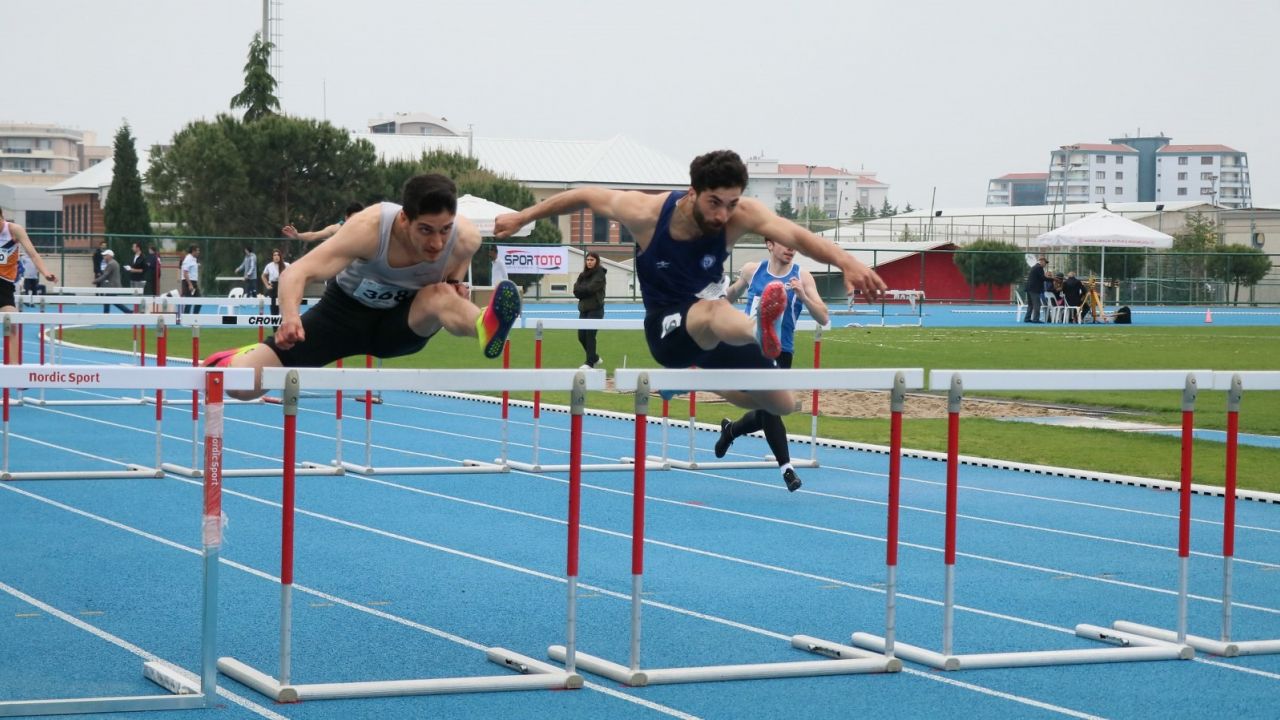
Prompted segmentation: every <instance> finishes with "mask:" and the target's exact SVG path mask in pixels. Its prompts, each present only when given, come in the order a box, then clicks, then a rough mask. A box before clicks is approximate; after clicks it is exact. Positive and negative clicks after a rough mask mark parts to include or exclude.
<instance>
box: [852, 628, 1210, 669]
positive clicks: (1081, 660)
mask: <svg viewBox="0 0 1280 720" xmlns="http://www.w3.org/2000/svg"><path fill="white" fill-rule="evenodd" d="M1076 635H1077V636H1079V637H1082V638H1087V639H1091V640H1101V641H1102V642H1107V643H1110V644H1113V645H1118V646H1119V647H1114V648H1090V649H1068V650H1024V651H1017V652H998V653H970V654H965V655H954V654H953V655H946V654H943V653H940V652H936V651H933V650H929V649H926V648H922V647H918V646H916V645H910V644H907V643H904V642H901V641H898V642H894V644H893V653H894V655H895V656H901V657H902V658H904V659H906V660H910V661H911V662H914V663H918V664H920V665H926V666H928V667H931V668H934V669H935V670H947V671H952V670H984V669H991V668H1011V667H1042V666H1050V665H1089V664H1094V663H1113V662H1148V661H1153V660H1190V659H1191V658H1192V657H1194V656H1195V650H1193V649H1192V648H1191V647H1190V646H1187V645H1177V644H1175V643H1168V642H1164V641H1161V640H1153V639H1151V638H1146V637H1141V636H1138V635H1128V634H1126V633H1117V632H1114V631H1111V630H1107V629H1105V628H1100V627H1097V626H1096V625H1077V626H1076ZM851 642H852V644H853V645H854V646H855V647H859V648H864V649H867V650H873V651H876V652H884V647H885V641H884V638H883V637H880V636H878V635H871V634H869V633H854V634H853V636H852V637H851Z"/></svg>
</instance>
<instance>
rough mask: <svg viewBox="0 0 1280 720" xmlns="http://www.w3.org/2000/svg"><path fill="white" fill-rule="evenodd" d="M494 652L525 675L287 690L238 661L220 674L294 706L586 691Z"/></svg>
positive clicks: (572, 678) (566, 677)
mask: <svg viewBox="0 0 1280 720" xmlns="http://www.w3.org/2000/svg"><path fill="white" fill-rule="evenodd" d="M487 653H488V654H489V655H490V659H492V658H493V654H494V653H502V654H505V655H506V656H507V657H509V658H510V662H509V663H502V662H500V663H499V664H502V665H504V667H511V668H512V669H517V670H518V669H519V668H518V666H522V667H523V668H525V669H524V670H521V671H520V672H521V673H522V674H520V675H516V676H511V675H484V676H477V677H460V678H424V679H414V680H364V681H356V682H337V683H311V684H300V685H299V684H290V685H281V684H280V683H279V682H278V681H277V680H276V679H275V678H273V677H271V676H270V675H267V674H266V673H264V672H262V671H261V670H258V669H257V668H254V667H252V666H250V665H247V664H245V663H243V662H240V661H239V660H236V659H235V658H232V657H223V658H218V670H219V672H221V673H222V674H224V675H226V676H227V677H229V678H231V679H233V680H235V681H237V682H239V683H241V684H243V685H245V686H246V687H249V688H252V689H253V690H255V691H256V692H258V693H261V694H262V695H265V696H266V697H269V698H271V699H273V700H275V701H276V702H282V703H294V702H304V701H307V700H340V699H347V698H366V697H397V696H404V695H445V694H452V693H469V692H495V691H503V690H562V689H575V688H579V687H582V677H581V676H580V675H575V674H570V673H566V672H565V671H564V670H562V669H560V668H557V667H554V666H552V665H548V664H547V663H542V662H538V661H537V660H533V659H532V658H526V657H524V656H522V655H518V654H516V653H511V652H510V651H506V650H503V649H501V648H490V649H489V650H488V651H487Z"/></svg>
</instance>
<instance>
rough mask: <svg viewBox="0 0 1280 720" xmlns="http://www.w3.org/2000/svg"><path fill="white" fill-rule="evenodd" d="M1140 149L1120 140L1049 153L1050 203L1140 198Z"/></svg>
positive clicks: (1047, 194)
mask: <svg viewBox="0 0 1280 720" xmlns="http://www.w3.org/2000/svg"><path fill="white" fill-rule="evenodd" d="M1138 173H1139V170H1138V151H1137V150H1135V149H1133V148H1131V147H1129V146H1128V145H1122V144H1118V143H1108V144H1095V143H1077V144H1075V145H1067V146H1063V147H1062V148H1059V149H1057V150H1054V151H1053V152H1052V153H1050V154H1049V177H1048V180H1047V181H1046V185H1045V199H1046V200H1047V201H1048V204H1050V205H1056V204H1061V203H1062V202H1064V198H1065V202H1066V203H1067V204H1077V205H1078V204H1084V203H1102V202H1107V203H1121V202H1137V201H1138Z"/></svg>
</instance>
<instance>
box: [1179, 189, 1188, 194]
mask: <svg viewBox="0 0 1280 720" xmlns="http://www.w3.org/2000/svg"><path fill="white" fill-rule="evenodd" d="M1178 194H1179V195H1186V194H1187V189H1186V188H1178Z"/></svg>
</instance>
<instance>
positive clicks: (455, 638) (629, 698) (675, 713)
mask: <svg viewBox="0 0 1280 720" xmlns="http://www.w3.org/2000/svg"><path fill="white" fill-rule="evenodd" d="M174 479H176V480H178V481H179V482H182V483H186V484H189V485H195V486H199V485H200V482H198V481H195V480H190V479H187V478H174ZM0 490H9V491H11V492H15V493H18V494H19V495H23V496H26V497H28V498H31V499H32V500H37V501H39V502H42V503H45V504H47V505H51V506H53V507H56V508H58V509H59V510H65V511H67V512H70V513H73V514H75V515H79V516H81V517H84V518H88V519H90V520H94V521H96V522H100V523H103V524H105V525H108V526H110V527H113V528H116V529H118V530H123V531H125V532H128V533H131V534H134V535H137V536H139V537H143V538H146V539H148V540H152V541H154V542H158V543H160V544H162V545H164V546H166V547H170V548H173V549H175V550H180V551H182V552H186V553H189V554H192V555H200V554H201V551H200V550H199V549H197V548H194V547H188V546H186V545H183V544H181V543H178V542H174V541H172V540H169V539H168V538H164V537H161V536H159V535H156V534H154V533H150V532H147V531H145V530H141V529H139V528H135V527H133V526H131V525H126V524H124V523H121V522H117V521H115V520H111V519H110V518H107V517H104V516H101V515H97V514H95V513H91V512H89V511H87V510H82V509H80V508H77V507H73V506H71V505H67V504H66V503H62V502H59V501H57V500H52V499H50V498H46V497H44V496H42V495H38V494H36V493H32V492H28V491H26V490H22V489H20V488H16V487H13V486H12V485H9V484H0ZM224 494H229V495H235V496H238V497H242V498H244V499H248V500H253V501H255V502H260V503H262V504H265V505H270V506H273V507H277V508H278V507H280V504H279V503H273V502H270V501H268V500H264V499H262V498H257V497H254V496H252V495H247V494H244V493H238V492H232V491H226V490H224ZM298 512H299V513H300V514H306V515H314V516H316V517H319V518H322V519H326V520H330V521H331V522H336V523H338V524H342V525H346V526H348V527H352V528H356V529H362V530H365V531H367V532H373V533H374V534H379V535H384V536H387V537H391V538H394V539H397V540H401V541H404V542H409V543H413V544H418V545H422V546H424V547H428V548H431V549H435V550H439V551H441V552H453V553H454V554H459V555H463V556H464V557H470V558H471V559H475V560H480V561H488V562H490V563H491V564H495V565H498V566H499V567H503V568H506V569H509V570H514V571H517V572H523V573H526V574H530V575H534V576H536V577H540V578H543V579H547V580H553V581H556V582H560V583H563V582H564V579H563V578H558V577H555V576H553V575H547V574H545V573H540V572H537V571H534V570H530V569H527V568H522V567H520V566H517V565H510V564H508V563H502V562H499V561H489V560H488V559H487V558H482V557H480V556H478V555H477V556H470V555H469V554H467V553H462V552H460V551H451V550H450V549H449V548H445V547H442V546H437V545H432V544H430V543H424V542H421V541H415V540H413V539H412V538H408V537H405V536H400V535H394V534H392V533H387V532H383V531H378V530H375V529H373V528H366V527H365V526H361V525H358V524H356V523H348V522H346V521H343V520H339V519H338V518H328V517H327V516H323V515H318V514H315V513H307V512H304V511H301V510H300V511H298ZM219 562H220V563H222V564H224V565H227V566H228V567H232V568H235V569H237V570H240V571H242V572H245V573H248V574H250V575H253V576H255V577H259V578H261V579H263V580H267V581H269V582H273V583H277V584H278V583H279V582H280V578H279V577H277V576H275V575H272V574H271V573H268V572H265V571H262V570H258V569H257V568H253V567H250V566H248V565H244V564H242V563H239V562H235V561H232V560H228V559H226V558H219ZM581 587H584V588H589V586H585V585H584V586H581ZM0 588H8V586H7V585H4V584H3V583H0ZM293 588H294V590H297V591H298V592H302V593H306V594H309V595H313V596H315V597H318V598H322V599H324V600H328V601H329V602H332V603H334V604H336V605H342V606H343V607H346V608H350V609H352V610H357V611H359V612H362V613H365V614H368V615H372V616H374V617H377V618H381V619H383V620H389V621H391V622H394V623H397V624H399V625H403V626H405V627H408V628H412V629H414V630H418V631H421V632H424V633H427V634H430V635H433V636H435V637H439V638H441V639H444V640H449V641H451V642H454V643H457V644H459V645H462V646H464V647H467V648H470V649H473V650H479V651H482V652H483V651H484V650H486V649H487V646H485V645H481V644H480V643H477V642H475V641H473V640H468V639H467V638H464V637H462V636H460V635H454V634H453V633H450V632H447V631H444V630H440V629H438V628H434V627H431V626H429V625H423V624H422V623H418V622H415V621H413V620H410V619H408V618H404V617H400V616H398V615H393V614H391V613H388V612H385V611H382V610H379V609H377V608H374V607H369V606H367V605H362V604H360V603H357V602H355V601H352V600H347V599H346V598H342V597H339V596H337V595H332V594H330V593H326V592H323V591H320V590H316V589H314V588H311V587H308V586H306V585H300V584H297V583H294V585H293ZM33 600H34V598H33ZM36 602H38V601H36ZM38 607H42V608H43V607H44V606H43V605H38ZM49 611H50V612H55V611H54V610H53V609H52V608H50V609H49ZM67 617H68V618H70V620H69V622H75V623H76V624H78V625H81V624H82V625H84V626H85V629H90V628H91V627H92V626H89V625H88V624H87V623H83V622H82V621H80V620H78V619H76V618H71V617H70V616H67ZM64 619H66V618H64ZM90 632H93V630H90ZM95 634H97V633H95ZM114 637H115V636H109V637H108V639H110V638H114ZM115 639H116V640H119V642H120V643H124V645H121V647H125V649H130V648H134V647H135V646H133V645H129V644H128V643H127V642H126V641H124V640H120V639H119V638H115ZM126 646H127V647H126ZM131 652H133V650H131ZM144 653H145V651H143V650H141V649H140V648H138V649H137V652H136V654H140V656H142V657H146V658H147V659H159V658H156V657H154V656H152V655H150V654H149V653H146V654H144ZM583 687H586V688H589V689H591V690H593V691H595V692H599V693H602V694H604V695H608V696H610V697H614V698H617V699H620V700H625V701H626V702H629V703H632V704H635V705H639V706H641V707H644V708H647V709H650V710H654V711H657V712H660V713H663V714H665V715H670V716H671V717H676V718H681V719H682V720H699V718H698V717H697V716H696V715H690V714H689V713H686V712H683V711H681V710H677V709H675V708H672V707H668V706H666V705H662V704H660V703H656V702H653V701H651V700H646V699H644V698H641V697H636V696H633V695H628V694H626V693H624V692H619V691H617V690H615V689H612V688H609V687H606V686H602V685H599V684H596V683H590V682H588V683H584V684H583ZM218 694H219V695H224V696H226V697H227V698H228V699H231V700H232V701H233V702H236V704H238V705H241V704H244V703H248V705H245V707H250V706H252V707H260V706H257V705H254V704H253V703H252V702H250V701H249V700H247V699H244V698H240V696H238V695H234V694H233V693H231V692H229V691H225V690H223V689H222V688H218ZM235 698H239V700H236V699H235ZM241 701H243V702H241ZM262 710H263V711H264V712H268V713H270V711H269V710H266V708H262ZM260 714H261V713H260ZM264 717H269V718H271V720H288V718H285V717H283V716H280V715H276V714H274V713H272V714H270V715H264Z"/></svg>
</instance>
